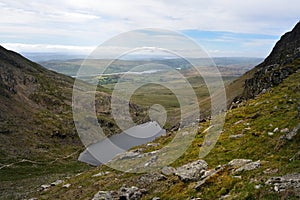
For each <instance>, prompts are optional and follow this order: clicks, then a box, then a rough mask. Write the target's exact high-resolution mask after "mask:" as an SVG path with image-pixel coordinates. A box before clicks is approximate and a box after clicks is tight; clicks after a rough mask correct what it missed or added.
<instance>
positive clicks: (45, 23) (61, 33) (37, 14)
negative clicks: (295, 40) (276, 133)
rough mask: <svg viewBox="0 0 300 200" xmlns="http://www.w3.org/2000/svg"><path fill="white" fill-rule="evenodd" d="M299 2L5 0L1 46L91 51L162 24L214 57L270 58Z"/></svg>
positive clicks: (1, 6) (292, 22)
mask: <svg viewBox="0 0 300 200" xmlns="http://www.w3.org/2000/svg"><path fill="white" fill-rule="evenodd" d="M299 8H300V2H299V0H285V1H282V0H251V1H240V0H205V1H203V0H176V1H174V0H160V1H159V0H139V1H124V0H109V1H104V0H102V1H100V0H51V1H47V0H30V1H23V0H14V1H12V0H0V13H1V14H0V15H1V17H0V30H1V31H0V38H1V40H0V44H1V45H2V46H4V47H6V48H8V49H11V50H15V51H17V52H68V53H76V54H88V53H89V52H91V51H92V50H93V49H94V48H95V47H96V46H98V45H100V44H102V43H103V42H105V41H107V40H108V39H110V38H112V37H114V36H117V35H118V34H121V33H124V32H127V31H131V30H135V29H142V28H160V29H167V30H174V31H176V32H179V33H182V34H185V35H186V36H188V37H190V38H192V39H193V40H194V41H196V42H197V43H199V44H200V45H201V46H202V47H203V48H204V49H205V50H206V51H207V52H208V53H209V54H210V55H211V56H215V57H220V56H221V57H223V56H244V57H266V56H267V55H268V54H269V53H270V51H271V49H272V47H273V46H274V44H275V42H276V41H277V40H278V39H279V38H280V36H281V35H282V34H283V33H285V32H287V31H289V30H291V29H292V28H293V26H294V25H295V24H296V23H297V22H298V21H299V20H300V17H299V16H300V15H299Z"/></svg>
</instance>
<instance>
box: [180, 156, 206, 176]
mask: <svg viewBox="0 0 300 200" xmlns="http://www.w3.org/2000/svg"><path fill="white" fill-rule="evenodd" d="M207 166H208V165H207V163H206V162H205V161H204V160H197V161H194V162H191V163H188V164H186V165H183V166H181V167H178V168H177V169H176V170H175V175H177V176H179V178H180V179H181V180H182V181H195V180H198V179H199V178H200V177H201V176H202V175H203V174H204V172H205V170H206V169H207Z"/></svg>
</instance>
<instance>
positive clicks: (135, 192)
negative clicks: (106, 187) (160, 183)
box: [92, 185, 147, 200]
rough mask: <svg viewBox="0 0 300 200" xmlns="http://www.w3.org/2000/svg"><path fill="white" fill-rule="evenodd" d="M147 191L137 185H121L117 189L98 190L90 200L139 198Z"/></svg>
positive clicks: (132, 199)
mask: <svg viewBox="0 0 300 200" xmlns="http://www.w3.org/2000/svg"><path fill="white" fill-rule="evenodd" d="M146 192H147V191H146V190H145V189H139V188H138V187H135V186H132V187H127V186H125V185H124V186H122V187H121V188H120V189H119V190H118V191H98V192H97V193H96V194H95V195H94V197H93V198H92V200H113V199H123V200H139V199H141V198H142V196H143V195H144V194H145V193H146Z"/></svg>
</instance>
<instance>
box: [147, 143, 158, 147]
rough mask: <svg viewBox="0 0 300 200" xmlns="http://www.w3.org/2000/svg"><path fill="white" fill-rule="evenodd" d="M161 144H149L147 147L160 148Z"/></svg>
mask: <svg viewBox="0 0 300 200" xmlns="http://www.w3.org/2000/svg"><path fill="white" fill-rule="evenodd" d="M158 146H159V144H158V143H148V144H147V147H158Z"/></svg>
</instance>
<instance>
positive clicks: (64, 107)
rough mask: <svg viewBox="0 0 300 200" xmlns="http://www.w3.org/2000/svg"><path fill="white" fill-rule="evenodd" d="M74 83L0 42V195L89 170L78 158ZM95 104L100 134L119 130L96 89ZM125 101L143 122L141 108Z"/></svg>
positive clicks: (15, 195)
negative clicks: (73, 110)
mask: <svg viewBox="0 0 300 200" xmlns="http://www.w3.org/2000/svg"><path fill="white" fill-rule="evenodd" d="M73 83H74V79H73V78H71V77H68V76H65V75H62V74H58V73H56V72H52V71H49V70H47V69H45V68H43V67H42V66H40V65H38V64H36V63H34V62H31V61H30V60H28V59H26V58H24V57H23V56H21V55H19V54H17V53H15V52H13V51H8V50H6V49H4V48H3V47H1V46H0V191H1V192H0V198H1V199H3V198H4V199H5V198H6V199H15V198H16V199H19V198H21V197H23V196H24V195H25V194H26V193H28V192H30V191H35V190H36V188H38V187H39V186H40V185H41V184H42V183H44V182H49V181H51V180H54V179H56V178H57V177H61V176H67V175H72V174H74V173H78V172H81V171H82V170H84V169H87V168H89V167H88V166H87V165H85V164H82V163H80V162H78V161H77V157H78V155H79V153H80V151H82V150H83V149H84V147H83V145H82V143H81V141H80V139H79V137H78V135H77V132H76V129H75V126H74V122H73V117H72V108H71V106H72V91H73ZM83 84H85V83H83ZM95 105H96V110H97V118H98V122H99V123H100V124H101V126H102V127H103V129H104V132H105V133H106V134H107V135H111V134H114V133H117V132H119V129H118V127H117V126H116V124H115V122H114V120H113V119H112V116H111V113H110V95H109V94H107V93H106V92H105V89H103V88H101V87H98V90H97V92H96V102H95ZM130 105H131V109H132V111H133V112H135V113H138V114H139V115H138V116H134V117H136V119H142V120H143V119H144V116H145V115H144V114H143V109H141V108H140V107H139V106H136V105H133V104H130ZM142 120H140V121H142Z"/></svg>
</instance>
